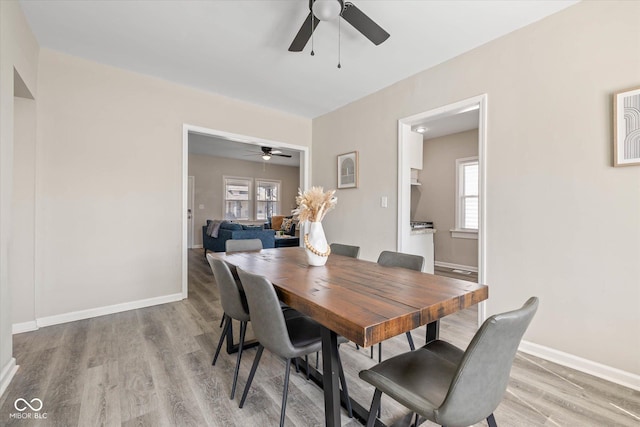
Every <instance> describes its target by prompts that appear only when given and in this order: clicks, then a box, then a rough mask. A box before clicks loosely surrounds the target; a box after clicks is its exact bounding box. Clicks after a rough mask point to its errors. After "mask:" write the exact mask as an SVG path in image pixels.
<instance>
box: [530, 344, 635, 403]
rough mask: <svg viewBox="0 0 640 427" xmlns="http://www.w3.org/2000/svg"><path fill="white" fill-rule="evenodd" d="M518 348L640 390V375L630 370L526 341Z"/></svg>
mask: <svg viewBox="0 0 640 427" xmlns="http://www.w3.org/2000/svg"><path fill="white" fill-rule="evenodd" d="M518 350H520V351H522V352H523V353H527V354H531V355H532V356H536V357H540V358H542V359H545V360H548V361H550V362H554V363H557V364H559V365H562V366H566V367H568V368H571V369H575V370H577V371H580V372H584V373H585V374H589V375H593V376H594V377H598V378H602V379H603V380H607V381H611V382H613V383H616V384H620V385H621V386H624V387H629V388H631V389H634V390H638V391H640V375H636V374H632V373H631V372H626V371H623V370H621V369H617V368H613V367H611V366H607V365H603V364H601V363H598V362H594V361H592V360H588V359H583V358H582V357H579V356H575V355H573V354H569V353H564V352H562V351H559V350H555V349H553V348H550V347H545V346H543V345H539V344H534V343H532V342H528V341H522V342H521V343H520V347H519V348H518Z"/></svg>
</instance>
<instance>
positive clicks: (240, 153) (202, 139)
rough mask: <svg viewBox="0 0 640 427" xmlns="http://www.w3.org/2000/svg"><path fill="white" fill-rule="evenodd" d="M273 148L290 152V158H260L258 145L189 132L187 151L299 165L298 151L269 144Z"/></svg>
mask: <svg viewBox="0 0 640 427" xmlns="http://www.w3.org/2000/svg"><path fill="white" fill-rule="evenodd" d="M271 148H273V149H274V150H280V151H282V154H290V155H291V158H288V157H281V156H271V159H269V160H267V161H265V160H262V153H261V150H260V146H259V145H253V144H246V143H243V142H238V141H231V140H227V139H223V138H217V137H214V136H209V135H201V134H198V133H189V153H191V154H206V155H208V156H217V157H226V158H229V159H238V160H248V161H251V162H260V163H265V164H276V165H284V166H295V167H299V166H300V152H299V151H295V150H289V149H286V148H279V147H275V146H271Z"/></svg>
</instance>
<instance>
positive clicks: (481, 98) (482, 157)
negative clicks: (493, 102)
mask: <svg viewBox="0 0 640 427" xmlns="http://www.w3.org/2000/svg"><path fill="white" fill-rule="evenodd" d="M487 102H488V96H487V94H486V93H485V94H482V95H478V96H474V97H472V98H468V99H465V100H462V101H458V102H454V103H452V104H449V105H445V106H443V107H439V108H435V109H432V110H428V111H424V112H422V113H419V114H415V115H413V116H409V117H404V118H402V119H400V120H398V237H397V248H398V251H402V250H403V249H404V247H405V245H406V242H407V241H408V237H409V233H410V231H411V226H410V217H411V213H410V212H411V176H410V175H411V174H410V167H409V156H408V150H407V147H405V142H404V135H405V134H406V133H407V132H408V131H410V130H411V127H412V126H414V125H417V124H419V123H420V122H423V121H425V120H426V119H429V118H435V117H447V116H452V115H455V114H458V113H461V112H463V111H465V110H466V111H468V110H469V109H470V108H478V109H479V115H478V116H479V118H478V163H479V166H480V200H479V205H480V206H479V215H480V218H479V221H478V283H486V276H487V265H486V250H487V246H486V245H487V215H486V212H487V203H486V202H487V201H486V194H487V191H486V183H487V149H486V147H487ZM486 313H487V306H486V301H482V302H481V303H480V304H478V326H480V325H481V324H482V322H484V320H485V319H486V317H487V314H486Z"/></svg>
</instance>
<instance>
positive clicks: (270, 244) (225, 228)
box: [202, 220, 276, 256]
mask: <svg viewBox="0 0 640 427" xmlns="http://www.w3.org/2000/svg"><path fill="white" fill-rule="evenodd" d="M210 222H211V220H207V225H204V226H203V227H202V247H203V248H204V255H205V256H206V255H207V251H208V250H209V251H212V252H224V251H225V250H226V244H227V240H229V239H238V240H239V239H260V240H261V241H262V247H263V248H265V249H266V248H274V247H275V245H276V238H275V234H276V233H275V230H265V229H263V228H262V227H259V226H255V227H253V226H247V225H242V224H238V223H234V222H223V223H222V224H221V225H220V229H219V230H218V237H217V238H215V237H211V236H208V235H207V227H208V226H209V223H210Z"/></svg>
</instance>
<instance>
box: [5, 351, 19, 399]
mask: <svg viewBox="0 0 640 427" xmlns="http://www.w3.org/2000/svg"><path fill="white" fill-rule="evenodd" d="M19 367H20V366H18V365H16V358H15V357H12V358H11V360H9V362H8V363H7V364H6V365H5V366H4V367H3V368H2V372H0V396H2V395H3V394H4V392H5V390H6V389H7V387H9V383H10V382H11V380H12V379H13V376H14V375H15V374H16V372H18V368H19Z"/></svg>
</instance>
